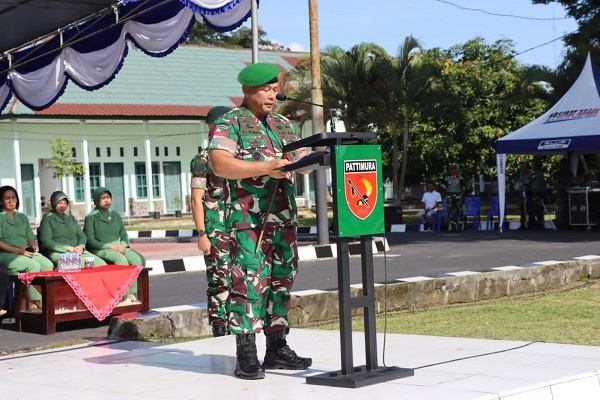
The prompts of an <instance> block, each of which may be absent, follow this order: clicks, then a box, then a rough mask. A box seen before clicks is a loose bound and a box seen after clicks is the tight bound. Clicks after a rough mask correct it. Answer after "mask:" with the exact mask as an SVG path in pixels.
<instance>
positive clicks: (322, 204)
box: [308, 0, 329, 244]
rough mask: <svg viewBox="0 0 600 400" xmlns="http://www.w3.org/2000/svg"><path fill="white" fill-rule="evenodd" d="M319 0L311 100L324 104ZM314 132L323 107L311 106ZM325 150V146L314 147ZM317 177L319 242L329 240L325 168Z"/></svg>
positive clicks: (311, 15) (313, 9)
mask: <svg viewBox="0 0 600 400" xmlns="http://www.w3.org/2000/svg"><path fill="white" fill-rule="evenodd" d="M318 14H319V13H318V0H308V19H309V27H310V61H311V62H310V64H311V70H310V74H311V81H312V87H311V102H312V103H315V104H323V91H322V90H321V51H320V49H319V15H318ZM310 113H311V118H312V130H313V134H316V133H321V132H323V126H324V124H323V108H322V107H317V106H311V110H310ZM314 150H323V148H316V147H315V148H314ZM314 177H315V205H316V208H317V242H318V243H319V244H325V243H328V242H329V219H328V218H327V190H326V188H327V182H326V175H325V170H323V169H318V170H315V171H314Z"/></svg>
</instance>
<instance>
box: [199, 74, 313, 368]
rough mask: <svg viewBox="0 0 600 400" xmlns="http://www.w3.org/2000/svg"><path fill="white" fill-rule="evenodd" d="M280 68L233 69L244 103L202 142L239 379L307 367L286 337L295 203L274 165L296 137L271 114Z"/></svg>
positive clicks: (288, 176)
mask: <svg viewBox="0 0 600 400" xmlns="http://www.w3.org/2000/svg"><path fill="white" fill-rule="evenodd" d="M280 72H281V71H280V69H279V68H278V67H277V66H275V65H271V64H262V63H257V64H251V65H249V66H247V67H246V68H244V69H243V70H242V71H241V72H240V73H239V75H238V81H239V82H240V83H241V84H242V92H243V93H244V101H243V103H242V105H241V106H240V107H239V108H235V109H233V110H232V111H231V112H229V113H227V114H226V115H224V116H223V117H221V118H220V119H219V120H218V121H217V122H216V123H215V125H216V126H215V129H214V132H213V135H212V137H211V138H210V144H209V155H210V163H211V167H212V169H213V171H214V173H215V174H217V175H218V176H222V177H224V178H226V181H227V186H228V189H229V190H228V198H227V205H226V208H227V210H226V214H227V218H226V225H227V228H228V231H229V233H230V236H231V261H232V275H231V276H232V286H231V293H230V297H229V299H230V303H229V304H230V316H229V328H228V329H229V331H230V332H231V333H234V334H235V335H236V346H237V351H236V356H237V361H236V368H235V375H236V376H238V377H240V378H242V379H262V378H264V376H265V369H291V370H297V369H307V368H308V367H310V366H311V365H312V360H311V359H310V358H303V357H300V356H298V355H296V353H295V352H294V351H293V350H292V349H291V348H290V347H289V346H288V345H287V341H286V330H287V328H288V327H289V325H290V321H289V308H290V292H291V290H292V285H293V282H294V278H295V276H296V273H297V270H298V246H297V243H296V227H297V220H296V218H297V216H296V212H297V208H296V200H295V185H294V173H292V172H286V171H284V170H282V169H281V167H285V166H286V165H289V164H290V163H291V162H292V161H293V159H295V158H297V157H293V156H292V157H290V156H289V155H287V154H284V153H283V146H285V145H286V144H288V143H292V142H294V141H297V140H298V139H299V138H298V136H297V135H296V133H295V131H294V128H293V127H292V124H291V123H290V121H289V120H288V119H286V118H284V117H282V116H281V115H278V114H275V113H273V107H274V106H275V101H276V95H277V93H278V88H279V84H278V76H279V73H280ZM302 153H303V151H301V152H299V153H298V155H299V156H301V155H303V154H302ZM271 196H273V197H271ZM271 199H272V201H270V200H271ZM269 205H271V207H269ZM263 229H264V230H263ZM263 233H264V236H263ZM261 238H262V240H261ZM260 331H263V332H264V333H265V335H266V339H267V346H266V347H267V352H266V354H265V358H264V363H263V365H261V364H260V362H259V361H258V356H257V349H256V333H259V332H260Z"/></svg>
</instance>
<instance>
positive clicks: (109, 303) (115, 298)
mask: <svg viewBox="0 0 600 400" xmlns="http://www.w3.org/2000/svg"><path fill="white" fill-rule="evenodd" d="M142 269H144V267H141V266H132V265H107V266H103V267H96V268H93V269H90V270H81V271H77V272H58V271H44V272H24V273H21V274H19V279H20V280H21V282H23V284H25V285H29V284H30V283H31V282H32V281H33V279H34V278H36V277H38V276H61V277H62V278H63V279H64V280H65V281H66V282H67V283H68V284H69V286H70V287H71V288H72V289H73V292H75V294H76V295H77V297H78V298H79V299H80V300H81V301H82V302H83V304H85V306H86V307H87V309H88V310H90V312H91V313H92V314H93V315H94V317H96V318H97V319H98V320H99V321H102V320H104V319H105V318H106V317H108V316H109V315H110V313H111V312H112V310H113V309H114V308H115V307H116V306H117V304H118V303H119V301H120V300H121V298H122V297H123V295H124V294H125V292H127V289H129V287H130V286H131V284H132V283H133V282H134V281H135V280H136V279H137V277H138V275H139V274H140V272H141V271H142Z"/></svg>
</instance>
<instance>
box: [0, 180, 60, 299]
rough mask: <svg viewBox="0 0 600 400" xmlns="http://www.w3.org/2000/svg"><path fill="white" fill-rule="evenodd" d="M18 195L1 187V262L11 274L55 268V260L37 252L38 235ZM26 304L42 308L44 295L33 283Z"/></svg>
mask: <svg viewBox="0 0 600 400" xmlns="http://www.w3.org/2000/svg"><path fill="white" fill-rule="evenodd" d="M18 208H19V196H18V195H17V191H16V190H15V188H13V187H12V186H2V187H0V264H4V265H5V266H6V268H7V269H8V273H9V275H19V273H21V272H40V271H52V270H53V269H54V265H53V264H52V261H50V260H48V259H47V258H46V257H44V256H43V255H41V254H40V253H38V252H37V245H36V242H35V235H34V234H33V231H32V230H31V226H30V225H29V220H28V219H27V216H26V215H25V214H21V213H20V212H18V211H17V209H18ZM27 300H28V301H29V302H28V304H27V306H28V308H29V309H30V310H35V309H37V308H41V307H42V301H41V300H42V295H41V294H40V292H38V291H37V290H36V289H35V287H34V286H33V285H29V286H27Z"/></svg>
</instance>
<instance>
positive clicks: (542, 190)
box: [529, 160, 546, 229]
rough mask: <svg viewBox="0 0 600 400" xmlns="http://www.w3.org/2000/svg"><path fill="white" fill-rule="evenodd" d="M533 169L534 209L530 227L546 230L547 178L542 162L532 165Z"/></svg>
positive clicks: (532, 201) (532, 205)
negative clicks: (545, 199)
mask: <svg viewBox="0 0 600 400" xmlns="http://www.w3.org/2000/svg"><path fill="white" fill-rule="evenodd" d="M531 167H532V169H533V174H532V180H531V207H532V209H533V211H532V216H533V219H531V218H530V221H529V227H532V226H533V227H534V228H538V229H544V197H545V196H546V178H545V177H544V170H543V168H542V163H541V162H540V161H537V160H536V161H534V162H533V163H532V164H531Z"/></svg>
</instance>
